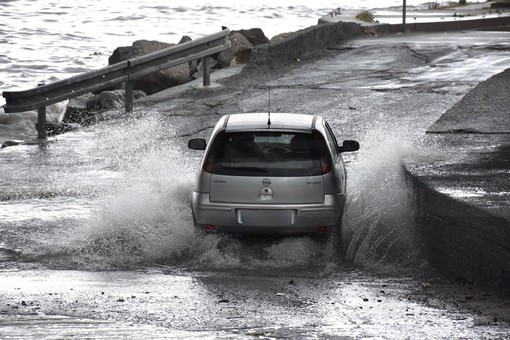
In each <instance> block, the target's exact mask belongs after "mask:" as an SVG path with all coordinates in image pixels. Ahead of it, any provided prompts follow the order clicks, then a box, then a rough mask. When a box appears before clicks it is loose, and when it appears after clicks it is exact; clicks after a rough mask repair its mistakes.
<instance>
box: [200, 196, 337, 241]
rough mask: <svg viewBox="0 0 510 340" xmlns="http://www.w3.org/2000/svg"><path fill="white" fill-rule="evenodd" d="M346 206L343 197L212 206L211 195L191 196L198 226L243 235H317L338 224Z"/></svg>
mask: <svg viewBox="0 0 510 340" xmlns="http://www.w3.org/2000/svg"><path fill="white" fill-rule="evenodd" d="M344 204H345V195H344V194H336V195H326V196H325V200H324V202H323V203H319V204H302V205H295V204H293V205H273V204H231V203H212V202H210V200H209V194H205V193H198V192H193V196H192V208H193V215H194V218H195V221H196V222H197V223H198V224H199V225H202V226H209V227H210V228H211V230H215V231H220V232H233V233H243V234H301V233H315V232H317V231H318V230H321V229H322V230H323V229H324V227H332V226H335V225H337V224H338V222H339V220H340V218H341V216H342V212H343V208H344ZM212 226H214V228H212Z"/></svg>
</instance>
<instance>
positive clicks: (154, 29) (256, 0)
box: [0, 0, 425, 105]
mask: <svg viewBox="0 0 510 340" xmlns="http://www.w3.org/2000/svg"><path fill="white" fill-rule="evenodd" d="M424 2H425V1H424V0H407V5H408V6H414V5H420V4H423V3H424ZM402 3H403V2H402V0H385V1H381V0H336V1H335V0H324V1H316V2H313V1H291V0H279V1H271V0H252V1H249V2H248V1H246V2H243V1H234V0H215V1H199V0H173V1H168V0H150V1H148V0H117V1H102V0H84V1H74V0H58V1H57V0H54V1H42V0H0V18H1V20H2V25H0V92H1V91H12V90H23V89H28V88H32V87H35V86H37V84H38V83H40V82H46V83H48V82H51V81H55V80H60V79H64V78H67V77H70V76H72V75H75V74H79V73H82V72H86V71H89V70H91V69H97V68H101V67H104V66H106V65H107V64H108V57H109V56H110V55H111V53H112V52H113V50H114V49H115V48H116V47H118V46H128V45H131V44H132V43H133V41H135V40H138V39H149V40H160V41H164V42H175V43H176V42H178V41H179V40H180V38H181V37H182V36H183V35H189V36H190V37H192V38H197V37H200V36H203V35H207V34H211V33H214V32H216V31H219V30H220V29H221V26H227V27H229V28H230V29H248V28H253V27H259V28H261V29H262V30H263V31H264V33H265V34H266V35H267V36H268V37H269V38H271V37H272V36H274V35H276V34H279V33H282V32H289V31H296V30H298V29H302V28H305V27H308V26H312V25H315V24H316V23H317V21H318V19H319V18H320V17H322V16H323V15H326V14H327V13H328V12H329V11H331V10H332V9H336V8H344V9H355V8H359V9H371V8H377V7H391V6H401V5H402ZM2 104H4V101H3V98H1V97H0V105H2Z"/></svg>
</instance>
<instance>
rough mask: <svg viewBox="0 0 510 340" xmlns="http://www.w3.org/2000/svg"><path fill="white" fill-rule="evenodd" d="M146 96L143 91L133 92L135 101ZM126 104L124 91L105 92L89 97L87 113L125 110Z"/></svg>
mask: <svg viewBox="0 0 510 340" xmlns="http://www.w3.org/2000/svg"><path fill="white" fill-rule="evenodd" d="M144 96H145V93H143V91H133V97H134V99H138V98H142V97H144ZM125 103H126V96H125V91H124V90H116V91H104V92H101V93H99V94H96V95H95V96H92V97H89V98H88V100H87V103H86V109H87V111H89V112H91V111H95V112H103V111H109V110H117V109H120V108H123V107H124V105H125Z"/></svg>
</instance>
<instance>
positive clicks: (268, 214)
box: [237, 210, 296, 226]
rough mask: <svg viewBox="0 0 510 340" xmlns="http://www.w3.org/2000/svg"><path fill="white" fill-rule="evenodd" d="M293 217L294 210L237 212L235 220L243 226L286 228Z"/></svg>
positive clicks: (291, 222)
mask: <svg viewBox="0 0 510 340" xmlns="http://www.w3.org/2000/svg"><path fill="white" fill-rule="evenodd" d="M295 216H296V213H295V211H294V210H238V215H237V220H238V222H239V224H242V225H244V226H286V225H292V224H294V220H295Z"/></svg>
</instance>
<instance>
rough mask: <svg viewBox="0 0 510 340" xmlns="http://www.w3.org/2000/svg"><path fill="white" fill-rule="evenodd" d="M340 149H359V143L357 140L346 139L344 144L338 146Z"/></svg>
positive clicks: (346, 150)
mask: <svg viewBox="0 0 510 340" xmlns="http://www.w3.org/2000/svg"><path fill="white" fill-rule="evenodd" d="M338 150H340V152H349V151H358V150H359V143H358V142H356V141H355V140H344V142H343V143H342V146H339V147H338Z"/></svg>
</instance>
